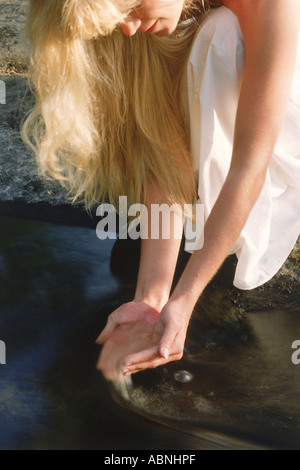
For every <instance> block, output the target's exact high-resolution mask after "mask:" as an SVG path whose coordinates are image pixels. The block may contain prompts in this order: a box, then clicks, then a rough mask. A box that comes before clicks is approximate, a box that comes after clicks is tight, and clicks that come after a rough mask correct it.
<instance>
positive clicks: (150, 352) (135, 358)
mask: <svg viewBox="0 0 300 470" xmlns="http://www.w3.org/2000/svg"><path fill="white" fill-rule="evenodd" d="M157 357H159V352H158V347H157V346H153V348H149V349H145V350H144V351H140V352H138V353H135V354H131V355H130V356H128V357H126V358H125V361H124V370H125V369H128V368H129V367H134V366H135V365H137V364H139V363H144V362H148V361H152V360H153V359H155V358H157Z"/></svg>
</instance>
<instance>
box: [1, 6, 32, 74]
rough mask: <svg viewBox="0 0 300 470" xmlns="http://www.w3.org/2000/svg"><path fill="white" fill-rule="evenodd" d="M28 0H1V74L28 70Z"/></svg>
mask: <svg viewBox="0 0 300 470" xmlns="http://www.w3.org/2000/svg"><path fill="white" fill-rule="evenodd" d="M26 9H27V0H0V44H1V47H0V74H4V73H24V72H26V71H27V54H26V41H25V24H26Z"/></svg>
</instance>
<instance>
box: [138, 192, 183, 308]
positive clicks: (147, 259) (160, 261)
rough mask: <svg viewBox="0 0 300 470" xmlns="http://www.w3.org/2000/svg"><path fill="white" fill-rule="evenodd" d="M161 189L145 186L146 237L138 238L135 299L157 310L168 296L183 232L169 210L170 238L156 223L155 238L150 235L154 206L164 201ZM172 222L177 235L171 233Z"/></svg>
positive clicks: (180, 220) (179, 219)
mask: <svg viewBox="0 0 300 470" xmlns="http://www.w3.org/2000/svg"><path fill="white" fill-rule="evenodd" d="M166 203H167V200H166V197H165V195H164V192H163V191H162V189H161V188H159V187H158V186H157V185H152V186H151V187H150V188H149V192H148V200H147V202H146V207H147V212H148V224H147V225H148V229H149V233H148V238H145V239H142V247H141V260H140V267H139V274H138V281H137V287H136V293H135V300H144V301H145V302H147V303H149V304H150V305H152V306H154V307H156V308H158V309H161V308H162V307H163V306H164V305H165V303H166V302H167V301H168V299H169V295H170V290H171V287H172V282H173V277H174V272H175V268H176V263H177V258H178V252H179V248H180V244H181V237H182V231H183V217H182V216H181V214H180V213H175V212H173V211H170V237H168V238H166V239H164V238H162V227H161V226H160V230H159V232H160V233H159V238H158V239H152V238H151V228H153V226H154V224H157V220H154V218H153V217H152V216H151V208H152V207H154V205H155V204H156V205H162V204H166ZM175 224H176V232H177V235H178V234H179V236H177V238H176V237H175V236H174V230H173V229H174V225H175Z"/></svg>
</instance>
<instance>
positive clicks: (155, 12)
mask: <svg viewBox="0 0 300 470" xmlns="http://www.w3.org/2000/svg"><path fill="white" fill-rule="evenodd" d="M183 4H184V0H142V2H141V6H139V7H138V8H136V9H135V10H134V11H132V12H131V13H130V14H129V15H128V16H127V18H126V20H125V21H124V23H123V24H122V25H121V28H122V30H123V33H124V34H126V36H133V35H134V34H135V33H136V32H137V31H139V32H142V33H153V34H155V35H156V36H169V35H170V34H172V33H173V32H174V31H175V29H176V26H177V24H178V21H179V19H180V16H181V13H182V9H183Z"/></svg>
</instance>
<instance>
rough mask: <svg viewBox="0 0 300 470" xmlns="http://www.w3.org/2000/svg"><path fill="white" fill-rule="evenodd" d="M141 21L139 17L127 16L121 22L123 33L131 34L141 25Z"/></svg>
mask: <svg viewBox="0 0 300 470" xmlns="http://www.w3.org/2000/svg"><path fill="white" fill-rule="evenodd" d="M141 24H142V21H141V20H140V19H139V18H132V17H131V18H128V19H126V20H125V21H124V23H122V24H121V28H122V31H123V33H124V34H125V35H126V36H133V35H134V34H135V33H136V32H137V30H138V29H139V27H140V26H141Z"/></svg>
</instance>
